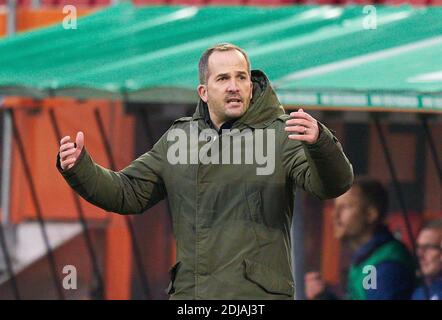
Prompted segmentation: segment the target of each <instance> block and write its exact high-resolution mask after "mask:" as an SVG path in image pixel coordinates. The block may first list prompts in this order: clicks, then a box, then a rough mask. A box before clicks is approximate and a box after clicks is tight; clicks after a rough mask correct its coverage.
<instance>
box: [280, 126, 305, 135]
mask: <svg viewBox="0 0 442 320" xmlns="http://www.w3.org/2000/svg"><path fill="white" fill-rule="evenodd" d="M284 130H285V131H286V132H297V133H300V134H304V133H305V132H307V127H304V126H290V127H285V128H284Z"/></svg>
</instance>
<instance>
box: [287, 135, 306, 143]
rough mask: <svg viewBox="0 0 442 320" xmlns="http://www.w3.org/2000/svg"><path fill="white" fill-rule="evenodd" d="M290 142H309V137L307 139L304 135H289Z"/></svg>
mask: <svg viewBox="0 0 442 320" xmlns="http://www.w3.org/2000/svg"><path fill="white" fill-rule="evenodd" d="M289 139H290V140H298V141H309V140H311V137H308V136H307V135H305V134H289Z"/></svg>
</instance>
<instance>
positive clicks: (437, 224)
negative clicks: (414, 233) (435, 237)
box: [422, 218, 442, 234]
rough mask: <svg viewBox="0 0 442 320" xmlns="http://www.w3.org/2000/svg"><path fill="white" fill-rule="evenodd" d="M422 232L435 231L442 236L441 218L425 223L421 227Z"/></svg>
mask: <svg viewBox="0 0 442 320" xmlns="http://www.w3.org/2000/svg"><path fill="white" fill-rule="evenodd" d="M422 230H436V231H439V232H440V233H441V234H442V218H439V219H436V220H430V221H428V222H426V223H425V224H424V225H423V227H422Z"/></svg>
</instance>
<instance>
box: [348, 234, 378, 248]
mask: <svg viewBox="0 0 442 320" xmlns="http://www.w3.org/2000/svg"><path fill="white" fill-rule="evenodd" d="M372 238H373V232H371V231H368V232H365V233H364V234H362V235H360V236H358V237H355V238H352V239H349V241H348V243H349V245H350V248H351V249H352V250H353V251H356V250H358V249H359V248H360V247H362V246H363V245H364V244H366V243H368V242H369V241H370V240H371V239H372Z"/></svg>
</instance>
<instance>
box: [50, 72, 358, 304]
mask: <svg viewBox="0 0 442 320" xmlns="http://www.w3.org/2000/svg"><path fill="white" fill-rule="evenodd" d="M252 82H253V99H252V101H251V103H250V106H249V108H248V109H247V111H246V112H245V113H244V115H243V116H242V117H241V118H239V119H237V120H236V121H235V122H234V124H233V126H232V128H231V130H230V131H228V132H221V133H220V134H218V133H217V132H216V131H214V130H212V131H211V130H210V126H209V125H208V124H207V122H206V121H204V108H207V105H205V103H204V102H203V101H202V100H200V101H199V103H198V105H197V108H196V111H195V113H194V114H193V116H192V117H184V118H180V119H178V120H176V121H175V122H174V123H173V125H172V126H171V128H170V129H169V130H168V131H167V132H166V133H165V134H164V135H163V136H162V137H161V138H160V139H159V140H158V142H157V143H156V144H155V145H154V146H153V148H152V149H151V150H150V151H149V152H147V153H145V154H143V155H142V156H140V157H139V158H138V159H136V160H134V161H133V162H132V163H131V164H130V165H129V166H127V167H126V168H124V169H123V170H121V171H118V172H114V171H111V170H107V169H105V168H103V167H101V166H99V165H97V164H96V163H94V161H93V160H92V158H91V156H90V155H89V154H88V152H87V150H86V148H83V151H82V153H81V154H80V157H79V159H78V160H77V162H76V164H75V165H74V166H73V167H72V168H70V169H67V170H65V171H62V170H61V168H60V164H59V159H58V160H57V166H58V169H59V171H60V172H61V174H62V175H63V177H64V178H65V179H66V181H67V182H68V184H69V185H70V186H71V187H72V188H73V189H74V190H75V191H76V192H77V193H78V194H80V195H81V196H82V197H83V198H84V199H86V200H87V201H89V202H91V203H93V204H95V205H97V206H99V207H101V208H103V209H105V210H107V211H112V212H117V213H120V214H137V213H143V212H145V211H146V210H147V209H148V208H150V207H152V206H153V205H154V204H156V203H157V202H158V201H160V200H162V199H163V198H165V197H167V199H168V201H169V203H170V209H171V215H172V220H173V232H174V235H175V239H176V248H177V250H176V252H177V256H176V261H177V263H176V264H175V265H174V266H173V267H172V268H171V270H170V276H171V281H170V285H169V288H168V293H169V294H170V298H171V299H293V297H294V282H293V277H292V267H291V242H290V226H291V221H292V213H293V204H294V197H295V190H296V188H302V189H304V190H306V191H307V192H309V193H311V194H313V195H315V196H316V197H318V198H320V199H327V198H334V197H337V196H339V195H341V194H343V193H344V192H345V191H347V190H348V189H349V188H350V186H351V184H352V182H353V170H352V166H351V164H350V162H349V161H348V159H347V158H346V156H345V155H344V153H343V151H342V148H341V145H340V143H339V142H338V140H337V139H336V138H335V137H334V135H333V134H332V133H331V131H330V130H329V129H327V128H326V127H325V126H324V125H322V124H321V123H318V124H319V126H320V135H319V138H318V141H317V142H316V143H314V144H306V143H302V142H299V141H294V140H290V139H288V134H287V133H286V132H285V131H284V128H285V121H286V120H287V119H289V116H288V115H286V114H285V112H284V109H283V107H282V105H281V104H280V102H279V101H278V98H277V96H276V94H275V92H274V91H273V89H272V87H271V86H270V83H269V80H268V79H267V77H266V76H265V74H264V73H263V72H261V71H258V70H253V71H252ZM195 139H196V140H195ZM186 140H187V142H186V143H185V141H186ZM224 156H225V159H224V160H223V157H224ZM239 156H241V157H239ZM235 157H236V160H235ZM240 158H241V159H240ZM216 159H218V160H216ZM240 160H241V161H240ZM235 161H236V162H235ZM146 254H148V253H146Z"/></svg>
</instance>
